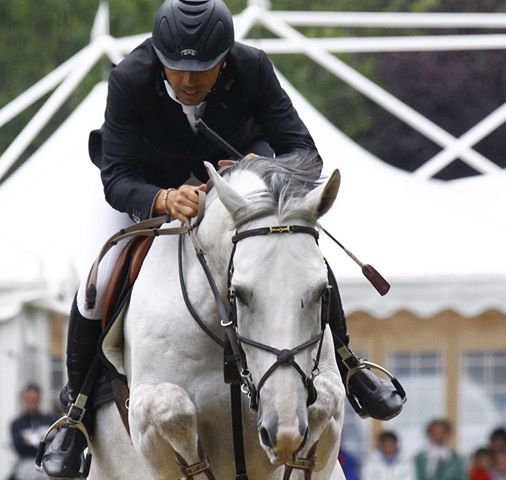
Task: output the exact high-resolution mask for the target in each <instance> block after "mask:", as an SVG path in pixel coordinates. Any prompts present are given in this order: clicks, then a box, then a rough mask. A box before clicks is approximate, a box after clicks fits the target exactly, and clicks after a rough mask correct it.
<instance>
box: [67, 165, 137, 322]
mask: <svg viewBox="0 0 506 480" xmlns="http://www.w3.org/2000/svg"><path fill="white" fill-rule="evenodd" d="M97 173H98V172H97ZM97 180H98V182H97V184H96V185H93V186H92V189H93V190H94V191H93V194H92V198H93V199H94V201H92V202H91V205H90V209H89V212H88V218H86V219H85V224H86V225H87V229H86V230H85V231H86V232H88V234H87V235H85V237H86V238H83V239H82V240H83V245H82V246H81V249H80V250H81V255H80V258H79V260H80V262H79V272H83V273H82V274H81V283H80V285H79V290H78V292H77V307H78V309H79V312H80V313H81V315H83V316H84V317H86V318H89V319H90V320H98V319H101V318H102V304H103V301H104V297H105V286H106V285H107V284H108V283H109V280H110V278H111V275H112V271H113V269H114V266H115V264H116V260H117V259H118V256H119V254H120V253H121V250H122V248H123V246H124V245H125V242H126V241H125V240H123V241H121V242H120V243H119V244H118V245H116V246H115V247H113V248H112V249H111V250H109V252H108V253H107V255H106V256H105V257H104V258H103V260H102V261H101V262H100V267H99V269H98V279H97V302H96V305H95V308H94V309H93V310H86V309H85V294H86V281H87V280H88V272H89V270H90V267H91V265H92V263H93V261H94V260H95V258H96V257H97V256H98V254H99V252H100V249H101V248H102V246H103V244H104V243H105V241H106V240H107V239H108V238H109V237H110V236H111V235H112V234H113V233H116V232H117V231H118V230H121V229H122V228H124V227H127V226H129V225H132V223H133V221H132V220H131V219H130V217H129V216H128V215H127V214H126V213H121V212H118V211H117V210H114V209H113V208H112V207H111V206H110V205H109V204H108V203H107V202H106V201H105V198H104V193H103V190H102V184H101V182H100V176H99V175H97Z"/></svg>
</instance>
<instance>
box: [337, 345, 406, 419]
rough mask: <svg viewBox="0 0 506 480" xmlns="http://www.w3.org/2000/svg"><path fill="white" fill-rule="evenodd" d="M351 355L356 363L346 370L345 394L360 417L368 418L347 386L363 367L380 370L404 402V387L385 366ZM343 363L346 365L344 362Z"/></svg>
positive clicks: (403, 402)
mask: <svg viewBox="0 0 506 480" xmlns="http://www.w3.org/2000/svg"><path fill="white" fill-rule="evenodd" d="M350 353H351V351H350ZM351 355H353V357H355V359H356V360H357V362H358V363H357V365H356V366H355V367H353V368H350V369H349V370H348V374H347V375H346V385H345V388H346V396H347V397H348V400H349V402H350V404H351V406H352V407H353V410H355V412H356V413H357V414H358V415H359V416H360V417H362V418H369V414H368V413H367V412H366V411H365V409H364V408H363V407H362V406H360V405H359V403H358V402H357V399H356V398H355V396H354V395H353V394H352V393H351V392H350V389H349V386H350V380H351V378H352V377H353V375H355V374H356V373H358V372H360V371H361V370H365V369H368V370H379V371H380V372H382V373H384V374H385V375H386V376H387V377H388V379H389V380H390V382H391V383H392V385H393V386H394V387H395V391H396V392H397V393H398V394H399V396H400V397H401V400H402V404H405V403H406V391H405V390H404V388H403V386H402V385H401V383H400V382H399V380H397V378H396V377H395V376H394V375H393V374H392V373H391V372H389V371H388V370H387V369H386V368H384V367H382V366H381V365H378V364H377V363H373V362H369V361H368V360H364V359H359V358H358V357H357V356H356V355H355V354H353V353H351ZM345 365H346V362H345ZM385 420H389V419H388V418H386V419H385Z"/></svg>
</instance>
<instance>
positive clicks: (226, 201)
mask: <svg viewBox="0 0 506 480" xmlns="http://www.w3.org/2000/svg"><path fill="white" fill-rule="evenodd" d="M204 165H205V166H206V169H207V173H209V177H210V178H211V180H212V181H213V184H214V188H216V191H217V192H218V197H220V200H221V203H223V205H225V208H226V209H227V210H228V211H229V212H230V213H231V214H234V213H235V212H237V211H238V210H239V209H240V208H242V207H245V206H246V205H247V202H246V200H245V199H244V198H243V197H241V195H239V194H238V193H237V192H236V191H235V190H234V189H233V188H232V187H231V186H230V185H229V184H228V183H227V181H226V180H225V179H224V178H223V177H222V176H221V175H220V174H219V173H218V172H217V171H216V169H215V168H214V166H213V165H212V164H211V163H209V162H204Z"/></svg>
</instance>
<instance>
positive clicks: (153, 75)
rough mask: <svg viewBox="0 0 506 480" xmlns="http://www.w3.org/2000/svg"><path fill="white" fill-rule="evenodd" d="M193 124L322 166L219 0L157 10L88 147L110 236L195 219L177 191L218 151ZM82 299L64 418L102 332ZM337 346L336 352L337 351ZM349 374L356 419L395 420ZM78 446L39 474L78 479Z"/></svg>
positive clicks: (336, 308)
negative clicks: (299, 154) (151, 223)
mask: <svg viewBox="0 0 506 480" xmlns="http://www.w3.org/2000/svg"><path fill="white" fill-rule="evenodd" d="M200 118H203V119H204V120H205V122H206V123H208V124H209V125H210V126H211V127H212V128H213V129H214V130H216V131H217V132H218V133H219V134H220V135H221V136H223V138H225V139H226V140H227V141H228V142H230V143H231V144H232V145H233V146H234V147H235V148H236V149H237V150H239V151H240V152H242V153H243V154H248V153H254V154H258V155H263V156H270V157H272V156H274V155H280V154H283V153H288V152H292V151H294V150H296V149H303V150H306V151H311V152H313V153H314V159H315V162H318V163H319V164H321V159H320V157H319V156H318V154H317V152H316V147H315V144H314V142H313V139H312V138H311V135H310V134H309V132H308V130H307V128H306V126H305V125H304V124H303V122H302V121H301V120H300V118H299V116H298V115H297V112H296V111H295V110H294V108H293V106H292V103H291V101H290V99H289V98H288V96H287V94H286V93H285V92H284V91H283V90H282V88H281V86H280V84H279V81H278V79H277V78H276V76H275V74H274V71H273V67H272V65H271V63H270V62H269V60H268V59H267V56H266V55H265V53H264V52H262V51H261V50H257V49H255V48H252V47H249V46H246V45H243V44H241V43H238V42H234V29H233V23H232V16H231V14H230V12H229V10H228V8H227V7H226V5H225V3H224V2H223V0H198V1H197V0H166V1H165V2H164V3H163V4H162V6H161V7H160V9H159V11H158V13H157V15H156V17H155V22H154V28H153V34H152V37H151V38H149V39H147V40H146V41H145V42H143V43H142V44H141V45H139V46H138V47H137V48H136V49H135V50H134V51H133V52H131V53H130V54H129V55H128V56H127V57H126V58H125V59H124V60H123V61H122V62H121V63H120V64H119V65H118V66H117V67H115V68H114V69H113V70H112V72H111V75H110V78H109V93H108V98H107V106H106V111H105V123H104V125H103V127H102V129H101V130H100V131H95V132H92V135H91V136H90V156H91V157H92V160H93V162H94V163H95V164H96V165H97V166H98V167H99V168H100V171H101V177H102V182H103V186H104V192H105V198H106V200H107V202H108V203H109V204H110V205H111V206H112V207H113V209H115V210H117V211H119V212H124V213H121V214H120V217H118V215H119V214H118V212H116V211H114V210H113V209H109V210H110V211H109V212H100V213H97V214H96V215H97V217H99V216H100V220H101V223H105V224H107V223H108V224H110V222H108V221H106V219H107V218H108V217H106V215H109V216H110V217H111V218H114V220H112V221H113V222H115V224H116V225H117V226H118V229H119V227H123V226H126V225H128V224H131V223H132V221H134V222H138V221H140V220H144V219H148V218H150V217H152V216H158V215H164V214H167V215H170V217H171V218H174V219H179V220H182V221H184V220H187V219H188V218H190V217H193V216H195V215H196V214H197V206H198V195H197V193H196V191H197V190H198V189H201V190H205V188H206V187H205V185H204V184H201V185H197V186H195V185H189V184H186V183H185V182H186V181H187V179H188V178H190V177H191V176H192V175H193V176H194V177H196V178H197V179H199V180H200V181H205V180H207V174H206V172H205V168H204V166H203V161H204V160H208V161H210V162H212V163H214V164H217V163H218V160H219V159H221V158H223V152H222V151H221V150H220V147H218V146H217V145H215V144H213V143H212V142H211V141H210V140H208V139H207V138H206V137H205V136H203V135H202V134H200V133H198V131H197V129H196V127H195V122H196V120H198V119H200ZM113 212H114V213H113ZM125 214H128V215H125ZM118 218H121V220H120V221H118ZM121 223H123V224H122V225H121ZM116 250H118V249H116ZM113 263H114V262H113V261H112V260H111V261H109V264H113ZM100 272H101V275H102V277H103V280H102V283H107V279H108V276H109V275H110V271H108V268H107V267H104V265H103V264H102V265H101V270H100ZM329 282H330V283H331V284H332V286H333V287H334V288H333V289H332V292H333V295H332V297H333V298H332V299H331V307H332V312H333V314H332V315H331V319H330V324H331V328H332V330H333V331H334V333H335V334H336V335H337V336H338V337H339V339H340V340H341V342H342V344H343V345H348V342H349V340H348V335H347V329H346V322H345V317H344V313H343V311H342V307H341V300H340V298H339V292H338V289H337V285H336V282H335V279H334V277H333V275H332V273H331V272H330V271H329ZM84 291H85V288H84V287H83V284H81V287H80V288H79V290H78V293H77V295H76V299H75V301H74V304H73V306H72V310H71V314H70V325H69V330H68V344H67V369H68V384H67V386H66V387H65V388H64V390H63V392H62V395H61V400H62V406H63V407H64V409H66V410H68V408H69V406H70V405H71V404H72V402H74V401H75V400H76V397H77V394H78V393H79V391H80V389H81V388H82V386H83V382H84V378H85V377H86V374H87V372H88V370H89V368H90V363H91V362H92V360H93V358H94V357H95V355H96V342H97V339H98V337H99V335H100V331H101V328H100V322H99V321H97V320H99V319H100V318H101V301H102V298H101V294H102V293H103V289H101V288H100V282H99V286H98V296H97V302H96V306H95V307H94V308H93V309H91V310H90V309H87V308H86V303H85V298H84V297H85V295H84V293H85V292H84ZM339 347H342V345H339V342H337V344H336V352H337V349H338V348H339ZM340 351H341V355H342V354H343V349H342V348H341V350H340ZM346 351H348V352H349V350H344V353H345V354H344V356H345V357H346ZM341 355H339V354H337V353H336V357H337V361H338V365H339V369H340V371H341V374H342V375H343V379H346V375H347V373H348V370H349V369H350V368H353V367H356V366H357V365H358V366H363V364H361V363H360V362H361V361H360V360H358V359H356V357H355V356H354V355H353V356H352V357H350V358H348V360H347V362H346V363H347V364H348V366H346V365H345V364H344V362H343V360H342V358H341ZM350 359H351V360H352V361H350ZM355 372H356V373H354V374H353V375H352V376H351V379H350V382H349V390H350V391H351V392H350V393H351V394H352V395H353V396H354V397H355V398H356V399H358V402H359V403H360V405H361V406H362V407H363V412H362V414H364V415H369V416H372V417H374V418H379V419H388V418H391V417H393V416H395V415H396V414H397V413H399V412H400V410H401V408H402V400H401V398H400V396H399V395H398V394H397V393H396V391H395V389H394V388H393V387H392V385H391V384H390V383H387V382H385V381H383V380H381V379H380V378H379V377H376V376H375V375H374V374H373V373H372V372H371V370H369V369H368V368H359V369H357V370H356V371H355ZM86 420H88V422H86ZM89 423H92V422H91V421H90V412H89V411H88V413H87V415H86V416H85V424H89ZM85 447H86V439H85V437H84V435H83V434H82V432H80V431H79V430H78V429H76V428H75V425H74V424H72V423H70V422H69V423H68V424H67V425H65V426H64V427H62V428H60V429H59V430H58V432H57V434H56V437H55V439H54V440H53V442H52V443H51V444H50V445H49V447H48V449H47V450H46V452H45V455H44V457H43V461H42V466H43V468H44V470H45V472H46V473H47V474H48V475H49V476H50V477H53V478H77V477H79V468H80V464H81V458H82V452H83V450H84V448H85Z"/></svg>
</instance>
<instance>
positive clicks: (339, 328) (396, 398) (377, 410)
mask: <svg viewBox="0 0 506 480" xmlns="http://www.w3.org/2000/svg"><path fill="white" fill-rule="evenodd" d="M327 268H328V277H329V283H330V285H331V286H332V289H331V293H330V305H329V325H330V329H331V330H332V332H333V334H334V345H335V349H336V360H337V366H338V367H339V372H340V373H341V378H342V379H343V383H344V385H345V387H346V394H347V396H348V400H349V401H350V403H351V406H352V407H353V409H354V410H355V411H356V412H357V413H358V414H359V415H360V416H361V417H363V418H367V417H372V418H376V419H377V420H390V419H391V418H393V417H395V416H396V415H398V414H399V413H400V411H401V410H402V405H403V404H404V401H405V393H404V391H403V390H402V387H401V386H400V384H399V383H398V382H397V380H395V379H394V383H395V384H393V383H392V382H390V381H386V380H384V379H382V378H380V377H378V376H377V375H375V374H374V373H373V372H372V371H371V370H370V368H368V366H367V362H364V361H363V360H361V359H359V358H358V357H356V356H355V354H353V352H352V351H351V350H350V349H349V347H348V345H349V342H350V338H349V336H348V329H347V326H346V317H345V315H344V311H343V306H342V303H341V296H340V295H339V289H338V287H337V282H336V279H335V277H334V274H333V273H332V271H331V269H330V267H329V266H328V265H327ZM336 337H337V338H336Z"/></svg>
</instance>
